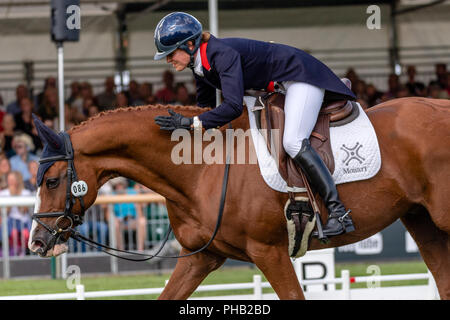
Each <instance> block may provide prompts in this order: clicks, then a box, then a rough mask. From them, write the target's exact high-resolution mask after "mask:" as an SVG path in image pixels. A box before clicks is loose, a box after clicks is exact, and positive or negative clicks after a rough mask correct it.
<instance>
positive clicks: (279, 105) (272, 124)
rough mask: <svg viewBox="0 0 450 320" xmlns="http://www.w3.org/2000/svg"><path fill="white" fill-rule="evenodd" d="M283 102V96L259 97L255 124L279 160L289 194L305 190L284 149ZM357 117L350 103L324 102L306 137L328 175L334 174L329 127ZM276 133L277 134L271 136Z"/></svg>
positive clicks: (343, 123)
mask: <svg viewBox="0 0 450 320" xmlns="http://www.w3.org/2000/svg"><path fill="white" fill-rule="evenodd" d="M284 99H285V96H284V94H282V93H270V94H266V95H264V96H260V97H258V99H257V103H256V104H255V107H254V109H253V110H254V111H253V112H254V114H255V119H256V125H257V127H258V129H262V130H260V132H261V133H263V136H264V138H265V140H266V143H267V148H268V150H269V151H270V152H271V154H272V155H273V156H274V157H277V158H276V159H275V160H278V166H279V172H280V175H281V176H282V177H283V179H284V180H285V181H286V183H287V185H288V191H292V192H301V191H305V190H304V188H305V184H304V182H303V178H302V173H301V170H300V168H298V167H297V165H296V163H295V162H294V160H293V159H292V158H291V157H290V156H289V155H287V153H286V152H285V151H284V148H283V132H284ZM358 115H359V108H358V105H357V104H356V103H355V102H353V101H350V100H339V101H331V102H330V101H325V102H324V103H323V105H322V107H321V110H320V113H319V116H318V118H317V122H316V125H315V127H314V129H313V132H312V133H311V136H310V138H309V140H310V142H311V146H312V147H313V148H314V149H315V150H316V152H317V153H318V154H319V156H320V157H321V158H322V160H323V161H324V163H325V164H326V166H327V167H328V169H329V170H330V173H331V174H333V172H334V167H335V165H334V158H333V152H332V150H331V143H330V127H338V126H343V125H345V124H347V123H350V122H352V121H353V120H355V119H356V118H357V117H358ZM275 132H277V134H273V133H275Z"/></svg>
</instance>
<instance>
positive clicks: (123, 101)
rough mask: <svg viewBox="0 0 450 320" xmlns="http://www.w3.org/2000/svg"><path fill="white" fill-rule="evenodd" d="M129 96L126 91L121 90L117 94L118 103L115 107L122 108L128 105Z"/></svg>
mask: <svg viewBox="0 0 450 320" xmlns="http://www.w3.org/2000/svg"><path fill="white" fill-rule="evenodd" d="M128 106H129V103H128V98H127V95H126V94H125V93H124V92H119V93H118V94H117V95H116V103H115V108H122V107H128Z"/></svg>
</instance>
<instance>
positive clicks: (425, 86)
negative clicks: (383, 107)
mask: <svg viewBox="0 0 450 320" xmlns="http://www.w3.org/2000/svg"><path fill="white" fill-rule="evenodd" d="M406 75H407V80H406V81H405V82H401V81H400V77H399V76H398V75H396V74H390V75H389V77H388V83H387V87H388V89H387V90H386V91H384V92H383V91H381V90H379V89H377V88H376V86H375V85H373V84H372V83H368V82H366V81H364V80H363V79H361V78H360V77H359V76H358V74H357V73H356V72H355V70H354V69H352V68H350V69H348V71H347V73H346V75H345V77H346V78H348V79H349V80H350V81H351V82H352V91H353V92H354V93H355V94H356V97H357V101H358V102H359V103H360V104H361V106H362V107H363V108H364V109H367V108H370V107H373V106H375V105H377V104H379V103H381V102H385V101H388V100H391V99H395V98H404V97H427V98H434V99H450V72H449V71H447V65H446V64H445V63H438V64H436V65H435V78H434V79H433V80H431V81H430V82H429V83H423V82H421V81H419V80H417V79H416V75H417V70H416V67H415V66H414V65H409V66H407V67H406Z"/></svg>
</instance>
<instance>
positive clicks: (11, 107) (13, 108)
mask: <svg viewBox="0 0 450 320" xmlns="http://www.w3.org/2000/svg"><path fill="white" fill-rule="evenodd" d="M23 98H28V89H27V87H25V85H23V84H19V85H18V86H17V87H16V100H15V101H13V102H11V103H10V104H8V105H7V106H6V112H7V113H10V114H12V115H16V114H18V113H20V111H21V109H20V101H21V100H22V99H23Z"/></svg>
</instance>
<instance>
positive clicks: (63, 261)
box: [56, 42, 67, 279]
mask: <svg viewBox="0 0 450 320" xmlns="http://www.w3.org/2000/svg"><path fill="white" fill-rule="evenodd" d="M56 48H57V50H58V98H59V130H60V131H64V130H65V120H66V117H65V103H64V48H63V42H58V43H57V44H56ZM56 265H57V267H58V265H60V268H57V269H56V274H57V278H60V277H62V278H63V279H65V275H66V267H67V255H66V254H63V255H61V256H59V257H57V258H56Z"/></svg>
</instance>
